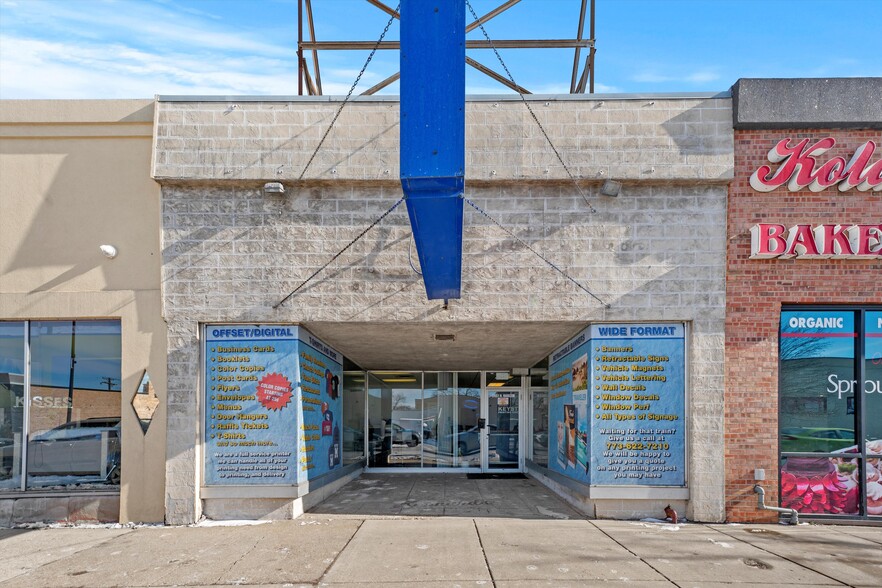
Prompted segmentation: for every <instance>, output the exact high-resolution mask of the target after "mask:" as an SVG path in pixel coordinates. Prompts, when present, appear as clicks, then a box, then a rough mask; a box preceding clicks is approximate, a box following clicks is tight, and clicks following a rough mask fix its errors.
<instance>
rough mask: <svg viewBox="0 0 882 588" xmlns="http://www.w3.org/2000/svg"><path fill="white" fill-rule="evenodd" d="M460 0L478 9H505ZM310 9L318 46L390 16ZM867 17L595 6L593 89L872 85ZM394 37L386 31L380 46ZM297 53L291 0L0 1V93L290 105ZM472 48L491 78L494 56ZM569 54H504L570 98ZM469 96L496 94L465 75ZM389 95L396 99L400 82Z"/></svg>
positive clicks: (733, 6)
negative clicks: (785, 81)
mask: <svg viewBox="0 0 882 588" xmlns="http://www.w3.org/2000/svg"><path fill="white" fill-rule="evenodd" d="M471 2H472V4H473V6H474V8H475V11H476V12H477V13H478V14H479V15H482V14H484V13H486V12H488V11H489V10H491V9H492V8H494V7H495V6H496V5H498V4H500V3H501V2H502V0H471ZM387 3H388V4H391V5H392V6H394V5H395V4H397V1H394V0H388V1H387ZM313 6H314V13H315V18H316V22H315V26H316V36H317V38H318V39H319V40H326V41H327V40H355V39H357V40H370V41H374V40H376V39H377V37H378V36H379V34H380V32H381V31H382V29H383V26H384V25H385V24H386V21H387V19H388V17H387V16H386V15H385V14H384V13H383V12H381V11H380V10H378V9H377V8H375V7H373V6H371V5H370V4H368V3H367V2H366V1H365V0H313ZM578 14H579V0H522V2H521V3H520V4H518V5H516V6H514V7H512V8H511V9H509V10H508V11H507V12H505V13H503V14H502V15H500V16H498V17H497V18H495V19H493V20H491V21H490V22H489V23H487V25H486V26H487V32H488V34H489V35H490V37H491V38H493V39H505V38H507V39H512V38H561V37H573V36H575V32H576V27H577V22H578ZM467 20H468V21H471V20H472V18H471V16H470V15H469V14H468V13H467ZM880 22H882V0H733V1H729V0H597V25H596V26H597V29H596V37H597V64H596V77H595V81H596V90H597V91H598V92H676V91H690V92H695V91H720V90H726V89H728V88H729V87H730V86H731V85H732V84H733V83H734V82H735V81H736V80H737V79H738V78H739V77H840V76H845V77H848V76H882V59H879V51H880V45H879V42H878V37H879V23H880ZM586 34H587V32H586ZM397 37H398V28H397V23H395V24H393V26H392V28H391V29H390V32H389V37H388V38H390V39H397ZM469 38H481V32H480V30H476V31H473V32H472V33H471V34H470V35H469ZM874 39H875V41H874ZM296 44H297V0H0V98H5V99H11V98H149V97H152V96H154V95H155V94H194V95H262V94H263V95H268V94H272V95H291V94H296V93H297V67H296V60H295V52H296ZM470 54H471V55H472V56H473V57H474V58H475V59H477V60H478V61H480V62H482V63H484V64H485V65H487V66H490V67H492V68H493V69H496V70H501V68H500V67H499V65H498V63H496V61H495V57H494V56H493V54H492V53H491V52H488V51H475V52H470ZM572 54H573V52H572V50H550V49H543V50H529V51H526V50H503V51H502V56H503V59H505V60H506V63H507V64H508V65H509V68H510V70H511V71H512V74H513V75H514V77H515V81H516V82H518V83H519V84H521V85H522V86H525V87H526V88H528V89H529V90H531V91H532V92H534V93H556V92H567V91H568V90H569V79H570V74H571V70H572V65H573V57H572ZM366 56H367V53H366V52H330V51H328V52H324V53H323V54H322V55H321V62H320V64H321V73H322V80H323V86H324V93H325V94H344V93H345V92H346V91H347V90H348V89H349V86H350V85H351V83H352V81H353V80H354V79H355V76H356V74H357V73H358V70H359V69H360V68H361V66H362V64H363V63H364V60H365V58H366ZM397 70H398V55H397V52H392V51H387V52H381V54H380V55H378V56H377V57H376V58H375V59H374V61H373V62H372V63H371V67H370V68H369V69H368V71H367V73H366V75H365V77H364V78H363V80H362V83H361V84H360V85H359V89H360V90H363V89H366V88H368V87H370V86H371V85H373V84H374V83H376V82H378V81H379V80H382V79H383V78H385V77H386V76H388V75H390V74H392V73H394V72H396V71H397ZM467 91H468V92H470V93H476V94H481V93H497V94H498V93H507V92H508V90H507V89H506V88H504V87H503V86H500V85H499V84H497V83H496V82H494V81H493V80H491V79H490V78H487V77H486V76H483V75H482V74H479V73H477V72H475V71H474V70H472V69H471V68H467ZM386 93H393V94H397V93H398V85H397V83H396V84H394V85H392V86H390V87H389V88H388V90H387V91H386Z"/></svg>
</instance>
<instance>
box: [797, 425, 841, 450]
mask: <svg viewBox="0 0 882 588" xmlns="http://www.w3.org/2000/svg"><path fill="white" fill-rule="evenodd" d="M854 444H855V442H854V430H852V429H842V428H836V427H788V428H784V429H781V451H782V452H784V453H790V452H798V451H807V452H813V453H832V452H834V451H839V450H842V449H847V448H849V447H852V446H853V445H854Z"/></svg>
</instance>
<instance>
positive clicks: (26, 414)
mask: <svg viewBox="0 0 882 588" xmlns="http://www.w3.org/2000/svg"><path fill="white" fill-rule="evenodd" d="M0 322H2V323H13V324H20V325H21V327H22V342H23V346H24V355H23V359H24V362H23V368H24V374H23V391H24V395H23V400H24V405H23V411H22V430H21V450H20V454H19V455H20V457H19V459H20V463H19V467H20V470H19V471H20V476H21V480H20V484H19V485H18V487H17V488H12V487H11V488H0V496H2V495H6V496H16V497H18V496H22V495H23V494H25V493H28V492H31V493H41V494H44V493H49V494H58V495H67V494H72V493H90V492H105V493H106V492H119V491H120V488H121V484H105V485H102V487H101V488H94V489H92V488H89V489H85V488H79V487H76V486H78V485H79V484H83V483H91V482H83V481H79V482H72V483H69V484H65V485H60V484H59V486H61V488H58V489H55V488H51V487H50V488H47V487H44V486H29V485H28V477H29V476H28V474H29V472H28V462H29V459H28V450H29V446H30V444H31V441H32V433H33V431H32V430H31V416H32V415H31V412H32V411H31V404H32V402H33V395H32V388H33V386H32V381H33V377H32V373H31V372H32V368H31V365H32V362H31V359H32V357H31V356H32V353H31V347H32V337H31V328H32V325H33V324H34V323H48V322H57V323H89V322H114V323H116V327H117V329H118V330H119V334H118V337H119V352H120V389H119V394H120V398H121V399H122V394H123V392H124V389H123V385H122V348H123V345H122V337H123V333H122V320H121V319H120V318H119V317H88V318H79V317H77V318H31V319H11V318H4V319H0ZM123 411H124V403H123V402H122V400H121V402H120V419H119V422H120V425H119V426H120V433H119V440H120V442H121V441H122V436H123V434H122V420H123V419H122V413H123ZM99 418H100V417H99ZM114 418H115V417H114ZM71 422H72V421H71ZM68 424H69V423H68Z"/></svg>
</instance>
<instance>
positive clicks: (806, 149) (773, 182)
mask: <svg viewBox="0 0 882 588" xmlns="http://www.w3.org/2000/svg"><path fill="white" fill-rule="evenodd" d="M790 141H791V140H790V139H789V138H787V139H781V140H780V141H778V144H777V145H775V146H774V147H773V148H772V150H771V151H769V156H768V157H769V161H770V162H772V163H779V164H780V166H779V167H778V169H777V170H773V169H772V166H769V165H763V166H761V167H760V168H759V169H758V170H756V171H755V172H753V175H751V176H750V186H751V187H752V188H753V189H754V190H756V191H757V192H771V191H772V190H774V189H775V188H778V187H780V186H783V185H785V184H786V185H787V189H789V190H790V191H791V192H796V191H798V190H802V189H804V188H808V189H809V190H811V191H812V192H820V191H821V190H825V189H827V188H830V187H831V186H838V187H839V190H840V191H842V192H844V191H846V190H849V189H851V188H854V189H855V190H859V191H861V192H866V191H869V190H872V191H873V192H878V191H880V190H882V159H879V160H877V161H876V162H874V163H871V162H870V160H871V159H872V157H873V154H874V152H875V151H876V143H874V142H873V141H867V142H866V143H864V144H863V145H861V146H860V147H858V148H857V150H856V151H855V152H854V155H853V156H852V157H851V159H850V160H849V161H846V160H845V158H844V157H833V158H831V159H830V160H829V161H826V162H824V163H822V164H820V165H818V162H817V160H816V159H815V158H816V157H818V156H820V155H823V154H824V153H826V152H827V151H829V150H830V149H831V148H832V147H833V146H834V145H835V144H836V140H835V139H834V138H833V137H827V138H826V139H821V140H820V141H818V142H817V143H814V144H809V141H810V140H809V139H803V140H802V141H799V142H797V143H794V144H792V145H791V142H790Z"/></svg>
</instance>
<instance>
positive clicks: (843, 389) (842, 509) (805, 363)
mask: <svg viewBox="0 0 882 588" xmlns="http://www.w3.org/2000/svg"><path fill="white" fill-rule="evenodd" d="M880 318H882V312H878V311H875V310H862V309H842V310H826V309H817V310H813V309H798V310H785V311H783V312H782V313H781V339H780V419H779V438H780V450H781V453H782V456H781V503H782V506H785V507H787V508H794V509H796V510H797V511H799V512H801V513H803V514H812V515H848V516H862V515H870V516H878V515H880V514H882V480H880V475H882V474H880V471H879V462H880V460H879V459H878V458H873V457H872V456H874V455H882V400H880V398H879V396H880V395H879V393H878V392H879V383H878V381H879V380H882V365H880V364H882V340H880V337H879V335H878V334H879V333H882V322H880ZM877 341H878V343H877ZM860 349H863V351H864V353H863V357H860V355H859V354H858V351H859V350H860ZM855 431H863V432H864V434H863V435H862V437H863V438H860V437H858V436H856V435H855ZM865 458H868V459H865ZM863 472H866V475H864V474H863ZM877 485H878V487H877ZM863 496H866V503H867V508H866V512H863V507H862V503H863Z"/></svg>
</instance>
